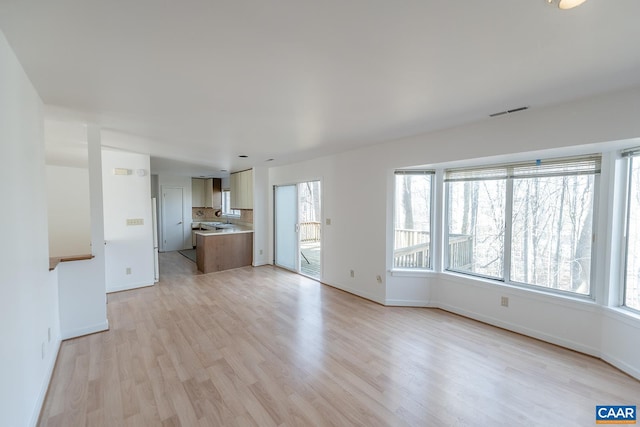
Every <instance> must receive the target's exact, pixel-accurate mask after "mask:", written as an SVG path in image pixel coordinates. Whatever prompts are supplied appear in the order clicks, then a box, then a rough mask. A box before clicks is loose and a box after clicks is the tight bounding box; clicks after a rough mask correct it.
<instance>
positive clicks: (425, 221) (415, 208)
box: [393, 171, 433, 269]
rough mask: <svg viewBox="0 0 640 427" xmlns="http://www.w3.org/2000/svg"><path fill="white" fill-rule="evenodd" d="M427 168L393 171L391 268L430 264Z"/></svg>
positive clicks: (423, 266)
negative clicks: (393, 204) (393, 197)
mask: <svg viewBox="0 0 640 427" xmlns="http://www.w3.org/2000/svg"><path fill="white" fill-rule="evenodd" d="M432 185H433V174H432V173H429V172H428V171H412V172H406V173H405V172H398V173H396V175H395V187H396V188H395V194H396V202H395V212H394V218H395V224H394V247H393V248H394V255H393V267H394V268H416V269H428V268H431V253H430V252H431V188H432Z"/></svg>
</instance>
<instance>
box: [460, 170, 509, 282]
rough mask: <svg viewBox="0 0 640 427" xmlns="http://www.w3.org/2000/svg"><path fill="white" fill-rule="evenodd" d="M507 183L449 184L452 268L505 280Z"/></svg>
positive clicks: (500, 180) (501, 180)
mask: <svg viewBox="0 0 640 427" xmlns="http://www.w3.org/2000/svg"><path fill="white" fill-rule="evenodd" d="M505 183H506V180H504V179H499V180H481V181H462V182H450V183H448V200H449V209H448V215H449V221H448V224H449V236H448V245H449V254H448V269H450V270H454V271H460V272H469V273H474V274H478V275H482V276H487V277H495V278H502V277H503V265H504V231H505V230H504V215H505V209H504V208H505V191H506V187H505Z"/></svg>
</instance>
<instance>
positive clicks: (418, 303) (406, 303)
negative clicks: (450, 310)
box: [384, 299, 439, 308]
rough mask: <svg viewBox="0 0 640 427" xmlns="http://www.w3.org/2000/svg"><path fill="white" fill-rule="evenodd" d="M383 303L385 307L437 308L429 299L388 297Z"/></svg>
mask: <svg viewBox="0 0 640 427" xmlns="http://www.w3.org/2000/svg"><path fill="white" fill-rule="evenodd" d="M384 305H385V306H387V307H420V308H439V307H438V305H437V304H434V303H432V302H431V301H429V300H409V299H388V300H386V301H385V303H384Z"/></svg>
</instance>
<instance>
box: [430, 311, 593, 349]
mask: <svg viewBox="0 0 640 427" xmlns="http://www.w3.org/2000/svg"><path fill="white" fill-rule="evenodd" d="M437 305H438V308H440V309H441V310H444V311H449V312H451V313H455V314H459V315H461V316H464V317H468V318H470V319H474V320H479V321H481V322H484V323H488V324H490V325H493V326H497V327H500V328H503V329H507V330H509V331H511V332H517V333H519V334H523V335H526V336H529V337H533V338H536V339H539V340H542V341H545V342H548V343H551V344H556V345H559V346H561V347H565V348H568V349H571V350H576V351H579V352H581V353H585V354H588V355H591V356H595V357H599V358H600V357H601V352H600V349H598V348H594V347H590V346H587V345H584V344H582V343H579V342H577V341H573V340H567V339H563V338H559V337H557V336H555V335H550V334H547V333H544V332H540V331H537V330H535V329H530V328H526V327H524V326H521V325H518V324H516V323H512V322H505V321H503V320H500V319H496V318H495V317H492V316H486V315H484V314H480V313H478V312H474V311H468V310H464V309H460V308H458V307H454V306H451V305H448V304H442V303H438V304H437Z"/></svg>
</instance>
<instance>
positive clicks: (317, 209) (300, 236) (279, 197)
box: [274, 181, 322, 280]
mask: <svg viewBox="0 0 640 427" xmlns="http://www.w3.org/2000/svg"><path fill="white" fill-rule="evenodd" d="M274 218H275V221H274V229H275V232H274V246H275V248H274V252H275V260H274V263H275V264H276V265H277V266H280V267H283V268H286V269H288V270H292V271H295V272H297V273H299V274H302V275H305V276H308V277H311V278H313V279H317V280H320V279H321V277H322V273H321V271H322V270H321V259H322V256H321V254H322V234H321V228H322V227H321V225H322V222H321V218H322V211H321V188H320V181H307V182H301V183H299V184H292V185H281V186H275V187H274Z"/></svg>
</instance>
